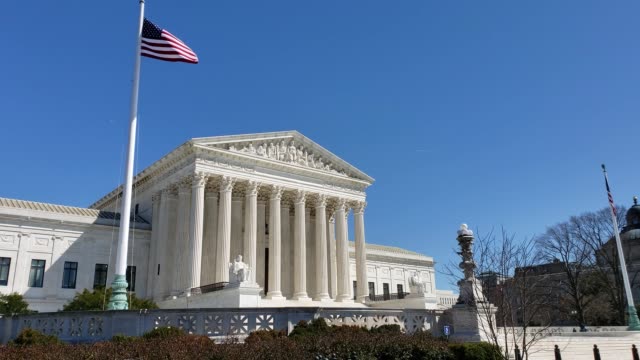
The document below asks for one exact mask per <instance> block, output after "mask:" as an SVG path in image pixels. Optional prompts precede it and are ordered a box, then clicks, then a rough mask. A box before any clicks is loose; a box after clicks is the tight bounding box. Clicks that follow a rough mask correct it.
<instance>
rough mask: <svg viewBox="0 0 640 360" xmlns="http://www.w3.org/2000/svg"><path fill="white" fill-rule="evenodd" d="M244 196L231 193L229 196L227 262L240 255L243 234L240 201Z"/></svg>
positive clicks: (241, 201)
mask: <svg viewBox="0 0 640 360" xmlns="http://www.w3.org/2000/svg"><path fill="white" fill-rule="evenodd" d="M243 202H244V197H243V196H242V195H241V194H232V196H231V258H230V259H229V261H227V262H231V261H233V260H234V259H235V258H236V256H238V255H242V254H243V250H242V248H243V247H244V246H243V244H242V243H243V241H244V238H243V235H242V223H243V222H244V219H243V218H242V207H243V206H242V203H243Z"/></svg>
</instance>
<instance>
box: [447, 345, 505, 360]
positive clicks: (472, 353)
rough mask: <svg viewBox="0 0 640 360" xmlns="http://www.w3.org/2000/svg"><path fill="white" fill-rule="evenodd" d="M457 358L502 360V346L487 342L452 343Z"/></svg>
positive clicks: (465, 359)
mask: <svg viewBox="0 0 640 360" xmlns="http://www.w3.org/2000/svg"><path fill="white" fill-rule="evenodd" d="M449 349H450V350H451V352H452V353H453V355H454V356H455V359H456V360H502V359H503V356H502V353H501V352H500V348H499V347H498V346H495V345H493V344H489V343H486V342H480V343H462V344H450V345H449Z"/></svg>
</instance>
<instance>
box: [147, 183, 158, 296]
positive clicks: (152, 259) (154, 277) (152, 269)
mask: <svg viewBox="0 0 640 360" xmlns="http://www.w3.org/2000/svg"><path fill="white" fill-rule="evenodd" d="M160 194H161V192H160V191H158V192H156V193H154V194H153V195H152V196H151V204H152V205H151V208H152V210H151V244H150V246H149V263H148V266H147V291H146V296H147V297H149V298H150V297H153V296H154V293H155V290H156V289H157V287H158V272H157V270H156V269H157V267H158V260H157V259H158V238H159V237H160V233H159V232H160V199H161V197H160Z"/></svg>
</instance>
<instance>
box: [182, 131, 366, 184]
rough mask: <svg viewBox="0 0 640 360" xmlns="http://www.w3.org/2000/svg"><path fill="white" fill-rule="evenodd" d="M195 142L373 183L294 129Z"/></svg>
mask: <svg viewBox="0 0 640 360" xmlns="http://www.w3.org/2000/svg"><path fill="white" fill-rule="evenodd" d="M191 141H192V142H193V144H194V145H199V146H204V147H209V148H214V149H218V150H223V151H228V152H230V153H236V154H241V155H243V156H249V157H254V158H256V159H260V160H264V161H270V162H278V163H282V164H287V165H290V166H295V167H301V168H306V169H311V170H314V171H320V172H323V173H327V174H332V175H335V176H342V177H345V178H353V179H358V180H361V181H365V182H368V183H369V184H371V183H373V181H374V180H373V178H371V177H370V176H369V175H367V174H365V173H364V172H362V171H360V170H358V169H357V168H356V167H354V166H353V165H351V164H349V163H347V162H346V161H344V160H342V159H340V158H339V157H338V156H336V155H335V154H333V153H331V152H330V151H328V150H326V149H325V148H323V147H322V146H320V145H319V144H317V143H315V142H313V141H311V140H310V139H309V138H307V137H305V136H304V135H302V134H300V133H299V132H297V131H284V132H271V133H259V134H247V135H232V136H215V137H207V138H195V139H192V140H191Z"/></svg>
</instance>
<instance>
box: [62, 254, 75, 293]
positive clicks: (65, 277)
mask: <svg viewBox="0 0 640 360" xmlns="http://www.w3.org/2000/svg"><path fill="white" fill-rule="evenodd" d="M77 275H78V263H77V262H74V261H65V262H64V272H63V273H62V288H63V289H75V288H76V277H77Z"/></svg>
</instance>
